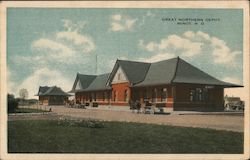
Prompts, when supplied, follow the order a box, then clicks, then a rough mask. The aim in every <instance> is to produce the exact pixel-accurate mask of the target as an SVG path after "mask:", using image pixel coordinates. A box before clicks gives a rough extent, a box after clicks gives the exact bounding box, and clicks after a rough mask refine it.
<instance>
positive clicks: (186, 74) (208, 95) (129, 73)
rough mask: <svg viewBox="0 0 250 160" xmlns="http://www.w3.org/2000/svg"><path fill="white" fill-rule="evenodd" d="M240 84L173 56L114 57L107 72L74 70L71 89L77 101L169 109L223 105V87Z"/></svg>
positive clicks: (205, 109)
mask: <svg viewBox="0 0 250 160" xmlns="http://www.w3.org/2000/svg"><path fill="white" fill-rule="evenodd" d="M230 87H242V86H240V85H236V84H231V83H227V82H223V81H220V80H218V79H216V78H214V77H212V76H210V75H208V74H207V73H205V72H203V71H201V70H200V69H198V68H196V67H195V66H193V65H191V64H189V63H188V62H186V61H184V60H183V59H181V58H179V57H177V58H173V59H169V60H164V61H159V62H155V63H143V62H135V61H126V60H117V61H116V63H115V65H114V67H113V70H112V72H111V73H109V74H102V75H83V74H79V73H78V74H77V76H76V79H75V82H74V84H73V88H72V90H71V92H72V93H75V98H76V100H77V101H79V102H82V103H85V102H97V103H99V104H105V105H108V104H109V105H114V106H128V105H129V102H130V101H140V102H141V104H145V103H146V102H151V103H152V104H153V105H155V106H156V107H165V108H166V109H167V110H170V111H173V110H174V111H178V110H199V111H201V110H202V111H208V110H210V111H215V110H223V109H224V88H230Z"/></svg>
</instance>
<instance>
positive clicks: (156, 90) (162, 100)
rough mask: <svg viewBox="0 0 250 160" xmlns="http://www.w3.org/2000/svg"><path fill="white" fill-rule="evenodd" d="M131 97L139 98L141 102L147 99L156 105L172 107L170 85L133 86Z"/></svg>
mask: <svg viewBox="0 0 250 160" xmlns="http://www.w3.org/2000/svg"><path fill="white" fill-rule="evenodd" d="M132 99H133V100H139V101H140V102H141V104H143V103H145V101H148V102H150V103H154V105H155V106H156V107H168V108H172V107H173V89H172V86H170V85H159V86H148V87H139V88H137V87H135V88H133V89H132Z"/></svg>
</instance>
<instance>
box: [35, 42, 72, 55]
mask: <svg viewBox="0 0 250 160" xmlns="http://www.w3.org/2000/svg"><path fill="white" fill-rule="evenodd" d="M31 48H32V49H34V50H35V51H41V52H47V53H50V55H49V56H51V57H55V58H62V57H71V56H72V55H73V54H74V50H73V49H72V48H70V47H68V46H66V45H64V44H62V43H59V42H56V41H53V40H50V39H47V38H40V39H38V40H35V41H34V42H33V43H32V44H31Z"/></svg>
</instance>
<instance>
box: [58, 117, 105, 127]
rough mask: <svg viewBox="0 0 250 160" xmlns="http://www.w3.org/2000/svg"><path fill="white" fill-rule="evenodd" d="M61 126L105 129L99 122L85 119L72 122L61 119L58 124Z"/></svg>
mask: <svg viewBox="0 0 250 160" xmlns="http://www.w3.org/2000/svg"><path fill="white" fill-rule="evenodd" d="M57 124H58V125H60V126H76V127H87V128H103V127H104V124H103V123H102V122H100V121H97V120H91V119H85V120H82V119H81V120H72V119H66V118H60V119H59V120H58V122H57Z"/></svg>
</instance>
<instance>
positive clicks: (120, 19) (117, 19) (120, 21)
mask: <svg viewBox="0 0 250 160" xmlns="http://www.w3.org/2000/svg"><path fill="white" fill-rule="evenodd" d="M136 21H137V19H131V18H130V17H128V16H125V15H120V14H115V15H112V16H111V28H110V30H111V31H114V32H118V31H120V32H121V31H131V30H132V29H133V27H134V24H135V22H136Z"/></svg>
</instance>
